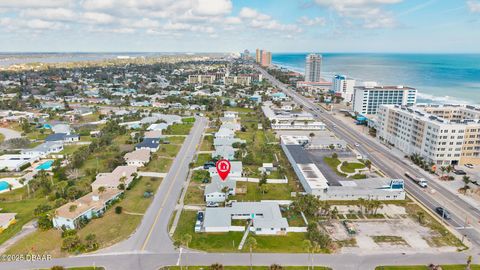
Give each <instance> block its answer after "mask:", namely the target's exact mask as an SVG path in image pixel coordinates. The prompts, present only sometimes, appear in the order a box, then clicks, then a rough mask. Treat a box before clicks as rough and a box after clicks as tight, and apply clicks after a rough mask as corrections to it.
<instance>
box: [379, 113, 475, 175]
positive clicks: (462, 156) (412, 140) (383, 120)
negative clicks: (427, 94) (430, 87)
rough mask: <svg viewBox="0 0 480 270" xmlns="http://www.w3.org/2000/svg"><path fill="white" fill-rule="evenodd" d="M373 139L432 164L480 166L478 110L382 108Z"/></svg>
mask: <svg viewBox="0 0 480 270" xmlns="http://www.w3.org/2000/svg"><path fill="white" fill-rule="evenodd" d="M377 116H378V122H377V125H376V127H377V136H378V137H379V138H380V140H382V141H384V142H386V143H389V144H391V145H394V146H395V147H396V148H398V149H400V150H401V151H403V152H404V153H405V154H407V155H412V154H418V155H420V156H421V157H423V158H424V159H425V160H426V161H427V162H432V163H434V164H436V165H441V166H444V165H450V164H451V165H457V164H467V163H471V164H480V108H478V107H474V106H461V105H443V106H442V105H419V106H415V107H405V106H398V105H382V106H380V107H379V111H378V115H377Z"/></svg>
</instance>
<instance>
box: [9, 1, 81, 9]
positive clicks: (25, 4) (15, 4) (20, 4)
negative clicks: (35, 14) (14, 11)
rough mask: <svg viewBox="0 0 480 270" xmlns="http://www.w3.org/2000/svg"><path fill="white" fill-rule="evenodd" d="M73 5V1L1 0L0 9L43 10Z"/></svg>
mask: <svg viewBox="0 0 480 270" xmlns="http://www.w3.org/2000/svg"><path fill="white" fill-rule="evenodd" d="M71 3H72V1H71V0H0V7H5V8H41V7H65V6H69V5H70V4H71Z"/></svg>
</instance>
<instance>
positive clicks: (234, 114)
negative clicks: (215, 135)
mask: <svg viewBox="0 0 480 270" xmlns="http://www.w3.org/2000/svg"><path fill="white" fill-rule="evenodd" d="M223 116H224V117H229V118H237V117H238V112H234V111H225V112H223Z"/></svg>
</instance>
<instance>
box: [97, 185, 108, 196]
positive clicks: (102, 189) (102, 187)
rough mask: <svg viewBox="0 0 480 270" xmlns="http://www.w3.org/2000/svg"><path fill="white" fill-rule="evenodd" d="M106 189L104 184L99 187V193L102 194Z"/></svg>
mask: <svg viewBox="0 0 480 270" xmlns="http://www.w3.org/2000/svg"><path fill="white" fill-rule="evenodd" d="M105 191H107V189H106V188H105V187H104V186H101V187H98V194H99V195H102V193H104V192H105Z"/></svg>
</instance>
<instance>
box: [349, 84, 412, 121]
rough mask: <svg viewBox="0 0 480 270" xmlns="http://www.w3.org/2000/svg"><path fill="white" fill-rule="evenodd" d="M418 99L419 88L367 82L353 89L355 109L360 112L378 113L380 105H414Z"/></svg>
mask: <svg viewBox="0 0 480 270" xmlns="http://www.w3.org/2000/svg"><path fill="white" fill-rule="evenodd" d="M416 101H417V89H415V88H411V87H406V86H403V85H398V86H379V85H377V83H376V82H366V83H365V84H364V85H363V86H355V87H354V91H353V111H354V112H356V113H359V114H376V113H377V109H378V107H379V106H380V105H404V106H413V105H415V103H416Z"/></svg>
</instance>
